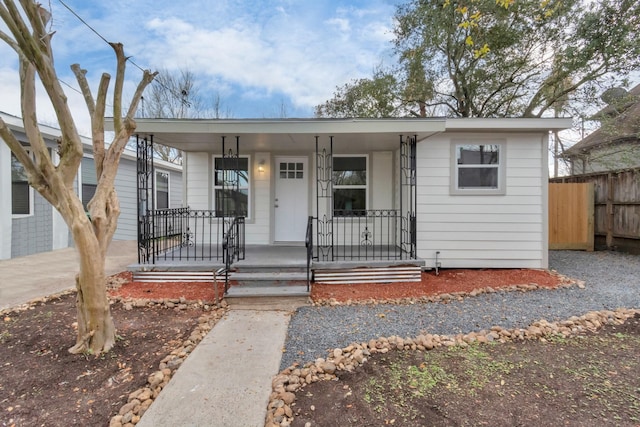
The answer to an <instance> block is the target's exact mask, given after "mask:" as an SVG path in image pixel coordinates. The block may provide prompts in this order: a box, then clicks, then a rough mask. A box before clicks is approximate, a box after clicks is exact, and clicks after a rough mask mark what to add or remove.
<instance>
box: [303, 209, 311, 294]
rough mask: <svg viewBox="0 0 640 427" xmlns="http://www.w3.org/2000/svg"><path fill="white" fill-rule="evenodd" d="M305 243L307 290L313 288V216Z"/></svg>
mask: <svg viewBox="0 0 640 427" xmlns="http://www.w3.org/2000/svg"><path fill="white" fill-rule="evenodd" d="M304 245H305V247H306V248H307V292H309V290H310V288H311V259H312V258H313V217H312V216H310V217H309V220H308V221H307V234H306V236H305V238H304Z"/></svg>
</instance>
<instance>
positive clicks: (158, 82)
mask: <svg viewBox="0 0 640 427" xmlns="http://www.w3.org/2000/svg"><path fill="white" fill-rule="evenodd" d="M58 1H59V2H60V4H62V5H63V6H64V7H65V8H66V9H67V10H68V11H69V12H71V14H73V16H75V17H76V18H78V20H79V21H80V22H82V23H83V24H84V25H85V26H86V27H87V28H89V29H90V30H91V31H92V32H93V33H94V34H95V35H97V36H98V37H99V38H100V39H101V40H102V41H104V42H105V43H106V44H108V45H109V46H111V43H109V41H108V40H107V39H106V38H105V37H104V36H103V35H102V34H100V33H99V32H98V30H96V29H95V28H93V27H92V26H91V25H89V23H88V22H87V21H85V20H84V19H83V18H82V17H81V16H80V15H79V14H78V13H76V11H74V10H73V9H71V7H70V6H68V5H67V4H66V3H65V2H64V1H63V0H58ZM127 61H128V62H130V63H131V64H132V65H133V66H134V67H136V68H137V69H139V70H140V71H142V72H143V73H144V72H145V71H146V70H145V69H144V68H142V67H141V66H139V65H138V64H136V63H135V62H134V61H133V60H132V59H131V57H127ZM153 82H154V83H156V84H158V85H160V86H161V87H162V88H163V89H164V90H166V91H167V92H169V93H171V94H172V95H173V96H174V97H176V98H177V99H180V100H181V102H182V103H183V104H185V105H190V103H189V102H188V101H187V100H186V98H185V97H184V96H183V95H184V94H178V93H177V92H176V91H174V90H173V89H171V88H169V87H167V86H165V85H164V84H163V83H162V82H160V81H158V80H156V79H154V80H153ZM65 84H66V83H65ZM67 86H69V85H67ZM69 87H70V86H69ZM72 89H73V88H72ZM74 90H75V89H74Z"/></svg>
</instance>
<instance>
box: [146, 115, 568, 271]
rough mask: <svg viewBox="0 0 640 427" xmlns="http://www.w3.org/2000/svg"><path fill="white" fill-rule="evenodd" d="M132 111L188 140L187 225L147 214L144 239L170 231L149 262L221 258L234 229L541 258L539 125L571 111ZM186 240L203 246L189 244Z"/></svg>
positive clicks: (486, 260) (275, 238) (349, 258)
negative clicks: (203, 115) (306, 114)
mask: <svg viewBox="0 0 640 427" xmlns="http://www.w3.org/2000/svg"><path fill="white" fill-rule="evenodd" d="M137 123H138V128H137V131H138V132H139V135H140V136H141V138H145V139H147V140H149V141H151V140H153V141H154V142H156V143H161V144H164V145H168V146H172V147H176V148H178V149H180V150H183V151H184V182H185V194H184V198H185V203H186V205H187V206H189V213H184V212H183V213H182V214H180V215H179V217H180V218H182V221H183V222H182V225H178V224H177V223H176V222H175V221H176V218H175V217H172V216H169V217H167V216H160V217H155V218H154V219H153V221H154V223H153V226H152V227H151V228H149V229H150V230H152V229H153V230H154V232H155V233H156V234H155V237H153V238H151V239H149V240H148V241H147V243H149V242H155V243H153V244H159V242H160V241H162V242H168V241H170V239H169V238H168V236H177V237H176V239H175V240H174V242H175V245H174V246H172V247H169V246H163V247H162V248H161V249H162V250H155V251H153V250H151V251H147V257H146V261H145V262H147V263H151V264H154V263H157V262H158V258H157V257H156V255H158V256H160V255H162V254H163V253H164V258H162V259H163V260H166V254H168V253H170V254H171V257H172V260H179V259H191V260H197V259H204V258H206V257H207V256H209V259H210V260H211V259H218V260H219V259H221V257H223V256H224V255H223V254H224V253H225V250H227V251H232V252H233V251H236V249H229V248H231V247H234V246H233V245H234V244H235V241H236V240H242V241H243V242H246V244H247V246H248V247H252V248H255V247H262V248H283V247H288V248H290V250H292V251H293V250H295V248H296V247H298V248H300V247H301V246H302V245H303V244H304V243H306V244H307V246H309V244H311V245H312V250H313V252H312V253H311V254H310V255H309V258H310V259H311V261H312V263H315V264H316V265H317V266H319V265H324V266H326V265H327V263H332V262H333V263H344V262H355V263H356V264H357V265H360V266H363V265H367V262H369V261H371V262H372V263H374V264H375V263H376V262H378V263H379V262H383V261H391V260H397V261H395V263H396V264H400V263H406V262H407V260H419V261H420V262H421V263H423V265H424V266H426V267H427V268H434V267H442V268H489V267H490V268H546V267H547V266H548V254H547V252H548V223H547V197H548V195H547V181H548V134H549V132H550V131H555V130H562V129H566V128H568V127H570V126H571V120H570V119H555V118H542V119H450V118H430V119H416V118H411V119H279V120H271V119H265V120H252V119H238V120H196V119H193V120H191V119H189V120H184V119H180V120H177V119H138V120H137ZM163 215H164V214H163ZM172 221H174V222H172ZM236 226H237V228H236ZM167 230H168V231H167ZM165 231H166V233H165ZM163 233H164V234H163ZM225 244H226V246H225ZM229 245H231V246H229ZM143 246H144V245H143ZM202 246H205V247H207V248H208V249H206V250H204V252H203V249H202ZM221 247H222V249H220V248H221ZM171 248H173V249H175V250H173V251H171V250H170V249H171ZM190 248H194V249H193V250H196V249H197V248H200V249H199V250H200V251H201V252H200V253H201V254H202V253H206V254H207V255H205V256H204V257H201V258H198V257H192V255H190V251H191V249H190ZM147 249H149V248H148V246H147ZM243 250H244V249H243ZM176 251H179V252H180V253H181V254H182V255H179V254H178V253H177V252H176ZM207 251H209V252H207ZM299 251H300V252H303V251H304V249H303V248H300V249H299ZM291 253H293V252H291ZM233 255H234V254H233V253H232V256H233ZM236 255H237V253H236ZM243 255H244V254H243ZM250 256H251V254H250V253H247V254H246V257H245V260H248V259H249V258H250ZM143 258H144V257H143ZM241 259H242V258H241ZM280 262H281V263H282V262H286V260H283V261H280ZM356 264H354V265H356ZM318 268H319V267H318Z"/></svg>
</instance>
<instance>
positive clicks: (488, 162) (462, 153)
mask: <svg viewBox="0 0 640 427" xmlns="http://www.w3.org/2000/svg"><path fill="white" fill-rule="evenodd" d="M454 147H455V149H454V162H455V163H454V168H455V171H454V174H453V182H452V192H453V193H454V194H504V175H505V174H504V145H503V144H497V143H496V144H460V143H458V144H455V146H454Z"/></svg>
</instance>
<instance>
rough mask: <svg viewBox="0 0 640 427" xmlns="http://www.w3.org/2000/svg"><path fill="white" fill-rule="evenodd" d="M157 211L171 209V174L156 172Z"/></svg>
mask: <svg viewBox="0 0 640 427" xmlns="http://www.w3.org/2000/svg"><path fill="white" fill-rule="evenodd" d="M156 209H169V173H168V172H161V171H156Z"/></svg>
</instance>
